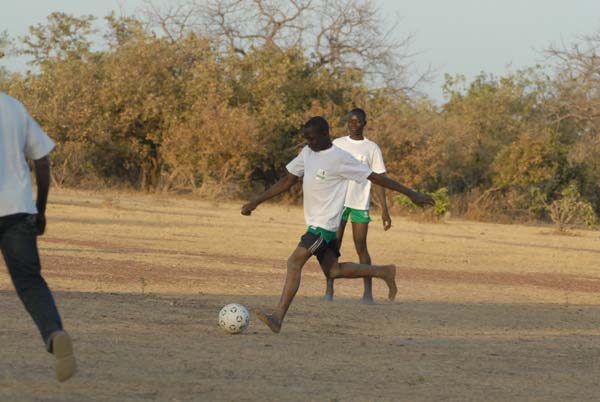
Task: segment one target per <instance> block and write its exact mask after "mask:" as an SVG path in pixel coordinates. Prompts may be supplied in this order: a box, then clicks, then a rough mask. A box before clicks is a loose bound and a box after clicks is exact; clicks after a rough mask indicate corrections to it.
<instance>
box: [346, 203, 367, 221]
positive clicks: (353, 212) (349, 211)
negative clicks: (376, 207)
mask: <svg viewBox="0 0 600 402" xmlns="http://www.w3.org/2000/svg"><path fill="white" fill-rule="evenodd" d="M348 215H349V216H350V220H351V221H352V222H365V223H369V222H371V217H370V216H369V210H368V209H354V208H348V207H346V208H344V212H343V213H342V220H343V221H347V220H348Z"/></svg>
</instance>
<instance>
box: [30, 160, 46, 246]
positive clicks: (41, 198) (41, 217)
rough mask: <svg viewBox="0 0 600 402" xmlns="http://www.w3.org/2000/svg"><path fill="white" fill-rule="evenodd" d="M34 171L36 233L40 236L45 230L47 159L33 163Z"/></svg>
mask: <svg viewBox="0 0 600 402" xmlns="http://www.w3.org/2000/svg"><path fill="white" fill-rule="evenodd" d="M33 165H34V169H35V181H36V183H37V200H36V206H37V210H38V215H37V229H38V230H37V232H38V235H39V236H41V235H43V234H44V232H45V230H46V202H47V201H48V191H49V190H50V162H49V161H48V157H47V156H44V157H43V158H41V159H38V160H35V161H33Z"/></svg>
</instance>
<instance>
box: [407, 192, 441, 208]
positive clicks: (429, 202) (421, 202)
mask: <svg viewBox="0 0 600 402" xmlns="http://www.w3.org/2000/svg"><path fill="white" fill-rule="evenodd" d="M410 200H411V201H412V202H413V203H415V204H416V205H418V206H420V207H421V208H424V207H428V206H429V207H431V206H434V205H435V201H434V199H433V198H432V197H431V196H430V195H429V194H423V193H419V192H418V191H415V192H414V194H413V195H411V197H410Z"/></svg>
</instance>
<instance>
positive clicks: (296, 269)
mask: <svg viewBox="0 0 600 402" xmlns="http://www.w3.org/2000/svg"><path fill="white" fill-rule="evenodd" d="M304 138H305V139H306V142H307V145H308V146H309V147H310V149H312V150H313V151H315V152H319V151H323V150H325V149H328V148H330V147H331V146H332V143H331V138H330V137H329V133H328V132H321V133H320V132H317V131H315V130H314V129H308V130H304ZM368 179H369V180H371V182H373V183H375V184H377V185H379V186H382V187H385V188H389V189H391V190H394V191H398V192H400V193H402V194H404V195H406V196H407V197H409V198H410V199H411V200H412V201H413V202H414V203H415V204H417V205H419V206H423V207H424V206H428V205H433V204H434V201H433V199H432V198H431V197H430V196H428V195H426V194H421V193H419V192H416V191H413V190H411V189H409V188H407V187H405V186H403V185H402V184H400V183H398V182H396V181H395V180H393V179H391V178H389V177H387V176H383V175H379V174H377V173H371V175H370V176H369V177H368ZM297 181H298V177H296V176H294V175H292V174H291V173H288V174H287V175H286V176H284V177H282V178H281V179H280V180H279V181H278V182H277V183H275V184H274V185H273V186H271V187H270V188H269V189H268V190H266V191H265V192H263V193H262V194H260V195H259V196H258V197H256V198H255V199H253V200H252V201H250V202H248V203H246V204H244V205H243V206H242V210H241V212H242V215H246V216H249V215H251V214H252V211H254V210H255V209H256V207H257V206H258V205H260V204H261V203H263V202H264V201H266V200H268V199H270V198H273V197H275V196H276V195H278V194H281V193H283V192H285V191H287V190H289V189H290V188H291V187H292V186H293V185H294V184H295V183H296V182H297ZM311 256H312V254H311V253H310V252H309V251H308V250H307V249H306V248H304V247H302V246H298V247H296V249H295V250H294V252H293V253H292V255H291V256H290V257H289V258H288V261H287V274H286V278H285V284H284V286H283V291H282V293H281V298H280V300H279V304H278V305H277V308H276V309H275V310H274V311H273V312H271V313H266V312H264V311H262V310H256V312H255V313H256V316H257V317H258V319H260V320H261V321H262V322H264V323H265V324H266V325H267V326H268V327H269V328H270V329H271V331H273V332H274V333H278V332H279V331H281V326H282V324H283V320H284V318H285V315H286V314H287V311H288V309H289V307H290V305H291V303H292V301H293V300H294V297H295V296H296V292H297V291H298V288H299V287H300V279H301V273H302V268H303V267H304V264H306V262H307V261H308V260H309V258H310V257H311ZM321 269H322V270H323V272H325V274H326V275H327V277H328V278H332V279H337V278H367V277H368V278H373V277H375V278H380V279H382V280H384V281H385V283H386V284H387V285H388V288H389V293H388V298H389V299H390V300H394V298H395V297H396V293H397V291H398V289H397V287H396V267H395V266H394V265H381V266H373V265H367V264H356V263H351V262H341V263H340V262H339V261H338V257H337V255H336V254H335V253H334V252H333V251H332V250H330V249H327V251H326V252H325V256H324V258H323V261H322V263H321Z"/></svg>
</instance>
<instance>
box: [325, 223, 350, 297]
mask: <svg viewBox="0 0 600 402" xmlns="http://www.w3.org/2000/svg"><path fill="white" fill-rule="evenodd" d="M347 223H348V221H345V220H343V219H342V221H341V222H340V227H339V228H338V231H337V238H338V247H339V248H340V249H341V248H342V240H343V239H344V230H345V229H346V224H347ZM323 300H325V301H332V300H333V278H330V277H327V289H326V290H325V296H323Z"/></svg>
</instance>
